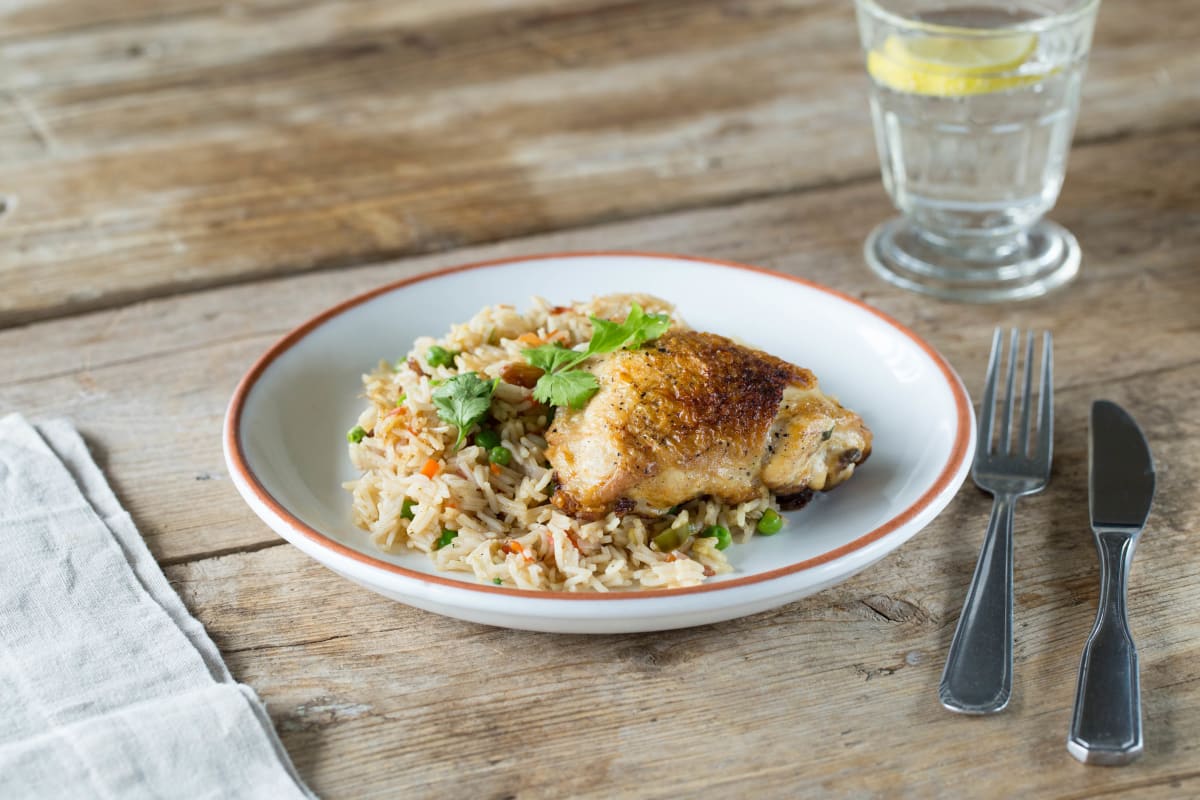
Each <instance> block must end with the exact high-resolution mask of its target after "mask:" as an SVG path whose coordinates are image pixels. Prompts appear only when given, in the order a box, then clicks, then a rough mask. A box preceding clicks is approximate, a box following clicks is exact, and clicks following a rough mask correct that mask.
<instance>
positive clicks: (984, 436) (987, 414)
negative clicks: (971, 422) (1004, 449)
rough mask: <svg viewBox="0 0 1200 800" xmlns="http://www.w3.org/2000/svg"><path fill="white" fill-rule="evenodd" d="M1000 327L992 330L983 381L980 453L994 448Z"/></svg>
mask: <svg viewBox="0 0 1200 800" xmlns="http://www.w3.org/2000/svg"><path fill="white" fill-rule="evenodd" d="M1000 343H1001V338H1000V329H999V328H996V330H995V331H993V332H992V355H991V356H990V357H989V358H988V366H987V377H986V378H985V379H984V382H983V402H982V403H981V404H980V407H979V442H978V444H977V445H976V448H977V449H978V451H979V452H980V453H987V452H989V451H990V450H991V449H992V429H993V426H994V423H995V420H996V376H997V375H999V373H1000V349H1001V348H1000Z"/></svg>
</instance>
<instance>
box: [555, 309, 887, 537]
mask: <svg viewBox="0 0 1200 800" xmlns="http://www.w3.org/2000/svg"><path fill="white" fill-rule="evenodd" d="M585 366H586V368H587V369H589V370H590V371H591V372H593V373H594V374H595V375H596V377H597V379H598V380H599V382H600V390H599V392H597V393H596V395H595V396H594V397H592V399H591V400H590V401H589V402H588V404H587V405H586V406H585V407H584V408H583V409H582V410H580V411H572V410H570V409H567V408H560V409H558V413H557V415H556V416H555V419H554V424H553V425H552V426H551V428H550V430H549V431H548V432H547V435H546V440H547V442H548V443H549V445H550V446H549V449H548V450H547V457H548V458H549V459H550V463H551V465H552V466H553V467H554V470H555V475H556V481H557V483H558V489H557V491H556V492H555V494H554V496H553V502H554V504H555V505H556V506H558V507H559V508H560V509H562V510H563V511H565V512H567V513H569V514H572V515H574V516H576V517H579V518H581V519H598V518H600V517H603V516H604V515H605V514H607V513H609V512H610V511H616V512H617V513H626V512H629V511H637V512H638V513H642V514H650V515H654V514H661V513H664V512H665V511H666V510H667V509H669V508H671V507H673V506H675V505H678V504H680V503H684V502H687V501H688V500H691V499H694V498H696V497H700V496H702V495H709V496H712V497H714V498H716V499H718V500H721V501H724V502H727V503H742V502H746V501H748V500H751V499H753V498H754V497H756V496H758V494H759V492H760V491H761V488H762V487H763V486H766V487H767V488H768V489H770V490H771V491H773V492H775V493H776V494H777V495H778V496H779V500H780V503H781V505H783V506H784V507H785V508H786V507H798V506H799V505H803V503H804V502H805V501H807V499H808V498H809V497H811V494H812V492H813V491H824V490H827V489H830V488H832V487H833V486H835V485H837V484H838V483H841V482H842V481H844V480H846V479H847V478H849V477H850V475H851V473H853V472H854V467H855V466H856V465H857V464H861V463H862V462H863V461H865V460H866V458H867V456H868V455H869V454H870V451H871V432H870V431H869V430H868V429H867V427H866V425H864V424H863V421H862V419H861V418H859V416H858V415H857V414H855V413H854V412H852V411H849V410H847V409H845V408H842V406H841V405H839V404H838V403H837V402H836V401H835V400H833V399H832V398H829V397H827V396H826V395H824V394H823V393H822V392H821V390H820V389H819V388H818V386H817V379H816V377H814V376H813V374H812V373H811V372H809V371H808V370H806V369H802V368H800V367H797V366H795V365H793V364H789V363H788V362H786V361H782V360H781V359H778V358H775V357H774V356H770V355H767V354H766V353H763V352H761V351H759V350H754V349H751V348H749V347H743V346H742V345H739V344H737V343H735V342H733V341H731V340H729V339H726V338H724V337H722V336H717V335H715V334H711V333H700V332H698V331H691V330H677V329H675V328H672V329H671V330H670V331H668V332H667V333H665V334H664V335H663V336H661V337H659V338H658V339H657V340H655V341H653V342H650V343H649V344H646V345H644V346H643V347H641V348H639V349H637V350H620V351H617V352H616V353H612V354H610V355H608V356H602V357H597V358H593V359H592V360H591V361H589V362H587V364H586V365H585Z"/></svg>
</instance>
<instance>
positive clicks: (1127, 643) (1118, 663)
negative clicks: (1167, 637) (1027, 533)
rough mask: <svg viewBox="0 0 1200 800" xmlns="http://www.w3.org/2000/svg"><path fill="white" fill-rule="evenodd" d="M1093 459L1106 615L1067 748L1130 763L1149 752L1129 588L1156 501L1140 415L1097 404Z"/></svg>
mask: <svg viewBox="0 0 1200 800" xmlns="http://www.w3.org/2000/svg"><path fill="white" fill-rule="evenodd" d="M1088 461H1089V465H1088V466H1089V473H1088V509H1089V511H1090V512H1091V517H1092V532H1093V533H1094V534H1095V537H1096V549H1097V550H1099V552H1100V609H1099V612H1098V613H1097V615H1096V624H1095V626H1093V628H1092V633H1091V636H1089V637H1088V641H1087V645H1086V646H1085V647H1084V649H1083V660H1082V661H1081V662H1080V664H1079V683H1078V685H1077V686H1076V689H1075V711H1074V713H1073V715H1072V718H1071V731H1070V733H1069V735H1068V736H1067V750H1068V751H1070V753H1071V755H1073V756H1075V758H1077V759H1079V760H1080V761H1082V762H1084V763H1085V764H1109V765H1118V764H1128V763H1129V762H1130V761H1133V760H1134V759H1135V758H1137V757H1138V756H1139V755H1141V754H1142V699H1141V686H1140V683H1139V678H1138V656H1137V648H1136V647H1134V644H1133V637H1132V636H1130V634H1129V620H1128V617H1127V615H1126V611H1125V589H1126V583H1127V580H1128V577H1129V568H1130V565H1131V564H1132V562H1133V549H1134V546H1135V545H1136V544H1137V541H1138V537H1139V534H1141V532H1142V528H1143V527H1144V526H1145V524H1146V517H1147V516H1148V515H1149V513H1150V503H1151V501H1152V500H1153V499H1154V461H1153V459H1152V458H1151V457H1150V447H1149V445H1147V444H1146V437H1145V436H1143V435H1142V431H1141V429H1140V428H1138V426H1137V423H1136V422H1134V421H1133V417H1131V416H1129V414H1128V413H1126V411H1125V410H1124V409H1123V408H1121V407H1120V406H1118V405H1117V404H1116V403H1111V402H1109V401H1107V400H1097V401H1096V402H1094V403H1093V404H1092V424H1091V431H1090V435H1089V438H1088Z"/></svg>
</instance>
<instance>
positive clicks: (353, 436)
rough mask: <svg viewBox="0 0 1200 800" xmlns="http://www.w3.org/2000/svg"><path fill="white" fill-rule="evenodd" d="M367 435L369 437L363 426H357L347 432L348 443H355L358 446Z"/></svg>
mask: <svg viewBox="0 0 1200 800" xmlns="http://www.w3.org/2000/svg"><path fill="white" fill-rule="evenodd" d="M366 435H367V432H366V431H365V430H363V426H362V425H355V426H354V427H353V428H351V429H350V430H349V431H347V432H346V441H347V442H354V443H355V444H358V443H359V442H361V441H362V440H363V437H364V436H366Z"/></svg>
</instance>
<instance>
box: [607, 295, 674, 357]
mask: <svg viewBox="0 0 1200 800" xmlns="http://www.w3.org/2000/svg"><path fill="white" fill-rule="evenodd" d="M591 320H592V340H591V341H590V342H588V349H587V352H588V355H596V354H598V353H611V352H613V351H614V350H620V349H621V348H622V347H627V348H629V349H630V350H634V349H636V348H638V347H641V346H642V345H643V344H645V343H646V342H648V341H650V340H652V339H657V338H658V337H659V336H662V335H663V334H664V333H666V332H667V328H669V327H671V318H670V317H669V316H667V315H666V314H647V313H646V312H645V310H644V309H643V308H642V307H641V306H640V305H638V304H637V303H634V304H633V305H632V307H631V308H630V309H629V316H627V317H626V318H625V321H624V322H620V323H617V322H611V321H609V320H606V319H600V318H599V317H592V318H591Z"/></svg>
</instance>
